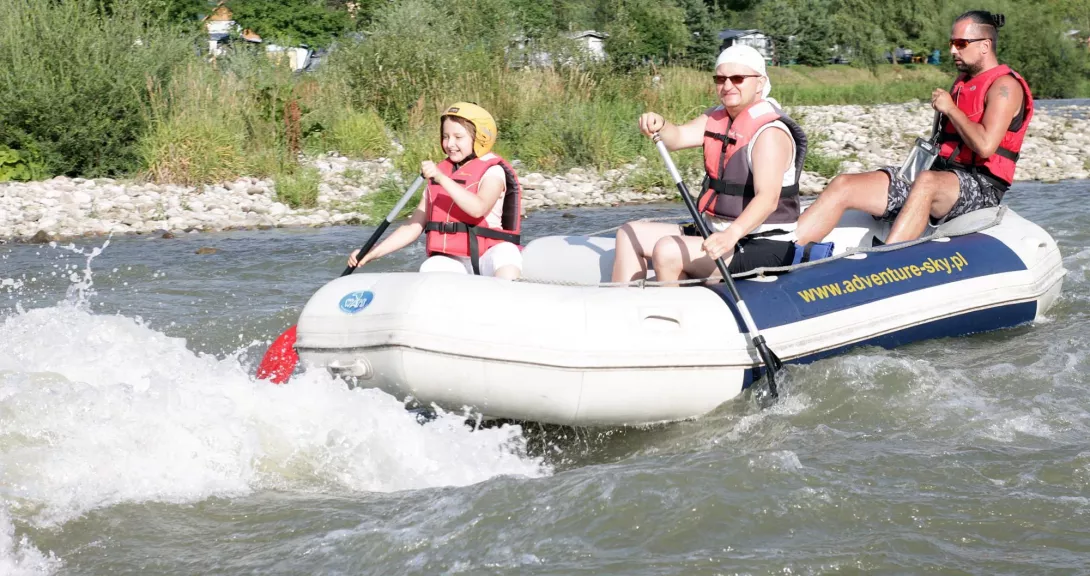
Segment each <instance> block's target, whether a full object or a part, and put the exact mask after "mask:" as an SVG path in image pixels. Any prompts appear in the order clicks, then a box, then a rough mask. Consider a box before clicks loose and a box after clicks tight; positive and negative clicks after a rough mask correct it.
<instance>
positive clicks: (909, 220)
mask: <svg viewBox="0 0 1090 576" xmlns="http://www.w3.org/2000/svg"><path fill="white" fill-rule="evenodd" d="M960 193H961V182H959V181H958V177H957V174H954V173H953V172H937V171H933V170H928V171H926V172H922V173H921V174H920V175H919V176H918V177H916V181H915V182H914V183H913V184H912V190H911V191H909V193H908V199H907V200H905V205H904V207H902V208H901V213H900V214H898V215H897V219H896V220H895V221H894V222H893V228H892V229H890V231H889V237H888V238H886V244H893V243H895V242H905V241H907V240H915V239H917V238H919V237H920V235H921V234H923V231H924V229H925V228H927V217H928V216H931V217H933V218H936V219H938V218H942V217H943V216H946V215H947V214H949V213H950V210H951V209H952V208H953V207H954V204H956V203H957V201H958V196H959V195H960Z"/></svg>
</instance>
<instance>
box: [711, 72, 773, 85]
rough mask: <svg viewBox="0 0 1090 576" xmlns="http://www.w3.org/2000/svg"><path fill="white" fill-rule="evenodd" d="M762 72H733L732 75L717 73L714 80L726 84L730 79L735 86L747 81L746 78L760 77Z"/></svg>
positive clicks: (713, 77)
mask: <svg viewBox="0 0 1090 576" xmlns="http://www.w3.org/2000/svg"><path fill="white" fill-rule="evenodd" d="M760 77H761V75H760V74H731V75H730V76H720V75H719V74H716V75H715V76H712V80H715V83H716V84H725V83H726V81H727V80H730V83H731V84H734V85H735V86H737V85H739V84H741V83H742V82H745V81H746V78H760Z"/></svg>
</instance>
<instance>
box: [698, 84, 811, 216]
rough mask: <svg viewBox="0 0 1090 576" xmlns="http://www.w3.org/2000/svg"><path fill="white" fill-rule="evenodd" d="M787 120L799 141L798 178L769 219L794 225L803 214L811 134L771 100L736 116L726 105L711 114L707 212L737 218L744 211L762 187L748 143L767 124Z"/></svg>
mask: <svg viewBox="0 0 1090 576" xmlns="http://www.w3.org/2000/svg"><path fill="white" fill-rule="evenodd" d="M777 120H779V121H781V122H783V123H784V124H785V125H786V126H787V128H788V129H789V130H790V131H791V138H792V139H794V140H795V182H794V183H792V184H791V185H789V186H784V187H783V188H781V189H780V201H779V204H777V205H776V211H775V212H773V213H772V215H771V216H769V217H768V219H767V220H765V222H766V223H768V224H790V223H793V222H797V221H798V219H799V178H800V177H801V176H802V166H803V163H804V162H805V160H806V134H805V133H803V131H802V128H801V127H800V126H799V125H798V124H797V123H796V122H795V121H794V120H792V119H791V118H790V117H789V116H788V115H787V114H784V112H783V110H780V109H779V108H778V107H776V106H775V105H773V104H772V103H771V102H769V101H768V100H758V101H757V102H754V103H753V104H752V105H750V106H749V107H748V108H746V109H745V110H743V111H742V112H741V113H740V114H739V115H738V117H737V118H735V119H734V120H733V121H732V120H731V118H730V116H729V115H728V114H727V111H726V109H725V108H723V107H722V106H719V107H717V108H715V110H713V111H712V112H711V114H709V115H708V123H707V124H706V126H705V128H704V170H705V172H706V175H705V176H704V184H703V186H702V189H701V191H700V200H699V202H698V203H697V206H698V207H699V208H700V210H701V211H702V212H706V213H708V214H712V215H715V216H718V217H720V218H726V219H729V220H733V219H735V218H737V217H738V216H739V215H741V214H742V210H745V208H746V206H748V205H749V203H750V201H751V200H753V198H754V196H755V195H756V192H755V191H754V189H753V167H752V166H750V163H749V156H748V154H746V148H747V147H748V146H749V143H750V141H751V140H752V139H753V137H754V136H756V134H757V132H758V130H760V128H761V127H762V126H764V125H765V124H768V123H770V122H775V121H777Z"/></svg>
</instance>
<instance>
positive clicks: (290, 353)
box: [257, 326, 299, 384]
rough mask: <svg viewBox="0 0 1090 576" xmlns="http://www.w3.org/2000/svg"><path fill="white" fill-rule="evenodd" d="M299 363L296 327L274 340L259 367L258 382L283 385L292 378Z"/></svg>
mask: <svg viewBox="0 0 1090 576" xmlns="http://www.w3.org/2000/svg"><path fill="white" fill-rule="evenodd" d="M298 363H299V354H297V353H296V352H295V326H292V327H291V328H288V329H287V330H285V331H284V333H283V334H281V335H280V336H279V337H277V339H276V340H273V343H272V344H271V345H269V349H268V350H267V351H266V352H265V357H264V358H262V359H261V364H259V365H258V366H257V378H258V380H272V381H273V384H283V383H284V382H287V381H288V378H291V373H292V372H294V371H295V365H296V364H298Z"/></svg>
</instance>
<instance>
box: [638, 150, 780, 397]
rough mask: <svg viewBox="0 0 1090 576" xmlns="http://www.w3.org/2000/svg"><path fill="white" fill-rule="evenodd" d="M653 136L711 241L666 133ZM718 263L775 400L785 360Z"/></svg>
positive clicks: (718, 262)
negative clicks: (770, 345) (664, 136)
mask: <svg viewBox="0 0 1090 576" xmlns="http://www.w3.org/2000/svg"><path fill="white" fill-rule="evenodd" d="M652 139H653V140H654V141H655V147H656V148H658V150H659V154H660V155H661V156H662V161H663V163H665V164H666V169H667V170H668V171H669V172H670V176H671V177H672V178H673V179H674V184H676V185H677V189H678V192H680V193H681V199H682V200H684V201H685V207H686V208H688V209H689V214H690V215H692V217H693V223H694V224H696V228H697V230H700V235H701V236H703V237H704V239H705V240H707V239H708V236H710V235H711V230H708V224H707V223H706V222H704V219H703V218H702V217H701V216H700V212H699V211H698V210H697V208H696V203H695V202H693V198H692V196H690V195H689V187H688V186H686V185H685V182H684V181H682V179H681V174H678V171H677V167H676V166H674V161H673V159H671V158H670V152H669V151H668V150H667V149H666V144H665V143H663V141H662V136H660V135H659V134H658V133H657V132H656V133H655V135H654V136H653V137H652ZM715 265H716V267H717V268H718V269H719V273H720V274H722V275H723V282H726V284H727V291H729V292H730V296H731V298H733V299H734V304H735V307H737V308H738V314H739V315H740V316H741V317H742V323H744V324H745V325H746V330H748V331H749V335H750V336H752V337H753V347H754V348H756V349H757V353H758V354H759V355H760V356H761V361H762V362H764V365H765V367H766V368H767V370H766V372H767V374H768V394H769V398H770V399H775V398H777V397H778V396H779V395H780V392H779V390H778V388H777V386H776V370H779V369H780V368H781V367H782V366H783V362H781V361H780V359H779V358H778V357H776V355H775V354H773V353H772V350H769V348H768V344H767V343H765V339H764V336H761V332H760V331H759V330H757V324H756V323H755V322H754V321H753V316H751V315H750V314H749V308H746V303H745V302H744V301H742V296H741V294H739V293H738V288H736V287H735V286H734V279H733V278H731V277H730V272H729V271H728V270H727V264H726V262H724V261H723V258H722V257H720V258H716V259H715Z"/></svg>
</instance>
